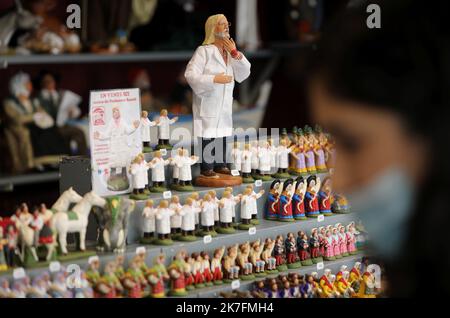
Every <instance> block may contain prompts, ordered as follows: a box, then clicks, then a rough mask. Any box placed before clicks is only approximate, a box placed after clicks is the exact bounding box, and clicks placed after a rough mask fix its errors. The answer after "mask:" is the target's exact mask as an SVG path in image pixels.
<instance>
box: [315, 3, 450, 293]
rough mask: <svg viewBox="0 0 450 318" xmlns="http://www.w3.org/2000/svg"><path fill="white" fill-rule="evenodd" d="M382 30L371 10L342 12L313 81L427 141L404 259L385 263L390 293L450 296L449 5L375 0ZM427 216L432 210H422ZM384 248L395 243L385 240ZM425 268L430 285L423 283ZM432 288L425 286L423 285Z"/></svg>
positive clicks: (321, 51) (324, 40)
mask: <svg viewBox="0 0 450 318" xmlns="http://www.w3.org/2000/svg"><path fill="white" fill-rule="evenodd" d="M371 3H376V4H378V5H379V6H380V8H381V24H382V25H381V28H379V29H369V28H368V27H367V24H366V19H367V17H368V13H367V12H366V6H360V7H355V8H352V9H348V10H346V11H344V12H342V13H341V14H340V15H339V16H338V17H337V18H336V19H335V20H334V21H333V22H331V23H330V25H329V29H328V30H327V31H326V32H324V35H323V37H322V39H321V41H320V43H319V44H318V51H317V52H316V54H315V56H314V60H313V63H312V64H311V65H312V69H311V70H310V71H311V77H312V78H313V79H314V80H319V81H320V83H321V84H323V85H324V87H325V89H326V90H327V92H328V93H329V94H331V95H332V96H334V97H337V98H340V99H343V100H349V101H354V102H360V103H362V104H364V105H368V107H373V108H380V109H384V110H388V111H391V112H393V113H396V114H397V115H398V117H399V118H401V120H402V121H403V123H404V124H405V127H407V128H408V129H409V131H410V133H411V134H412V135H415V136H418V137H420V138H421V139H422V140H425V141H426V142H427V145H428V146H429V149H428V151H429V154H427V158H428V159H429V162H428V163H427V169H428V170H427V171H426V176H425V181H424V182H423V183H422V184H421V185H420V186H419V189H418V191H417V193H416V198H415V208H414V212H413V214H412V217H411V220H410V223H409V227H408V231H409V234H408V238H407V239H406V240H405V241H406V243H405V246H404V248H403V249H402V252H401V255H398V257H397V259H396V260H395V261H391V262H386V273H387V277H388V279H389V287H390V291H389V293H390V295H393V296H413V295H418V294H419V293H421V291H422V290H425V288H426V289H427V290H433V294H436V295H448V294H450V287H449V285H448V282H449V281H450V272H449V271H447V270H442V269H447V268H450V257H449V252H448V251H447V250H446V249H442V247H441V244H438V243H437V242H446V241H447V240H448V239H447V238H446V235H447V230H446V227H447V226H448V224H450V213H448V212H449V209H448V199H447V197H448V191H449V190H448V189H450V178H449V176H450V164H449V162H450V150H449V147H448V143H449V141H450V129H448V127H447V126H446V123H447V122H448V120H449V118H450V89H449V87H450V33H449V28H448V12H449V10H448V7H447V6H448V1H435V2H433V5H424V4H423V2H422V1H418V0H397V1H392V0H391V1H371ZM423 211H427V213H425V214H424V213H423ZM386 244H389V243H388V242H386ZM424 270H426V271H427V273H428V274H429V276H430V277H438V276H439V278H435V279H431V280H426V281H425V280H424V279H422V278H421V275H422V274H423V271H424ZM425 284H426V286H425Z"/></svg>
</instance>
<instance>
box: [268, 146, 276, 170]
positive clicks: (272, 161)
mask: <svg viewBox="0 0 450 318" xmlns="http://www.w3.org/2000/svg"><path fill="white" fill-rule="evenodd" d="M268 141H269V145H270V167H271V169H273V170H274V171H272V172H276V171H277V170H278V155H277V154H278V152H277V146H276V145H275V141H274V140H273V138H269V140H268Z"/></svg>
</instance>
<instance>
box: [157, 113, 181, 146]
mask: <svg viewBox="0 0 450 318" xmlns="http://www.w3.org/2000/svg"><path fill="white" fill-rule="evenodd" d="M177 120H178V117H174V118H172V119H169V117H168V116H167V110H166V109H163V110H161V112H160V117H159V118H158V120H157V124H156V126H158V139H159V141H158V143H159V144H160V145H161V144H162V145H168V144H169V139H170V125H172V124H174V123H175V122H176V121H177Z"/></svg>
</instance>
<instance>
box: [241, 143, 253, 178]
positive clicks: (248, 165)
mask: <svg viewBox="0 0 450 318" xmlns="http://www.w3.org/2000/svg"><path fill="white" fill-rule="evenodd" d="M252 157H253V153H252V152H251V150H250V144H245V145H244V150H243V151H242V153H241V158H242V159H241V162H242V167H241V168H242V178H243V182H244V183H252V182H253V181H255V180H254V179H253V177H252V176H251V172H252Z"/></svg>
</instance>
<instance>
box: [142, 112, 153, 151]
mask: <svg viewBox="0 0 450 318" xmlns="http://www.w3.org/2000/svg"><path fill="white" fill-rule="evenodd" d="M153 126H156V121H151V120H150V119H148V113H147V112H146V111H145V110H144V111H142V113H141V125H140V129H141V139H142V143H143V149H144V152H150V151H152V148H151V145H150V141H151V140H150V127H153Z"/></svg>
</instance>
